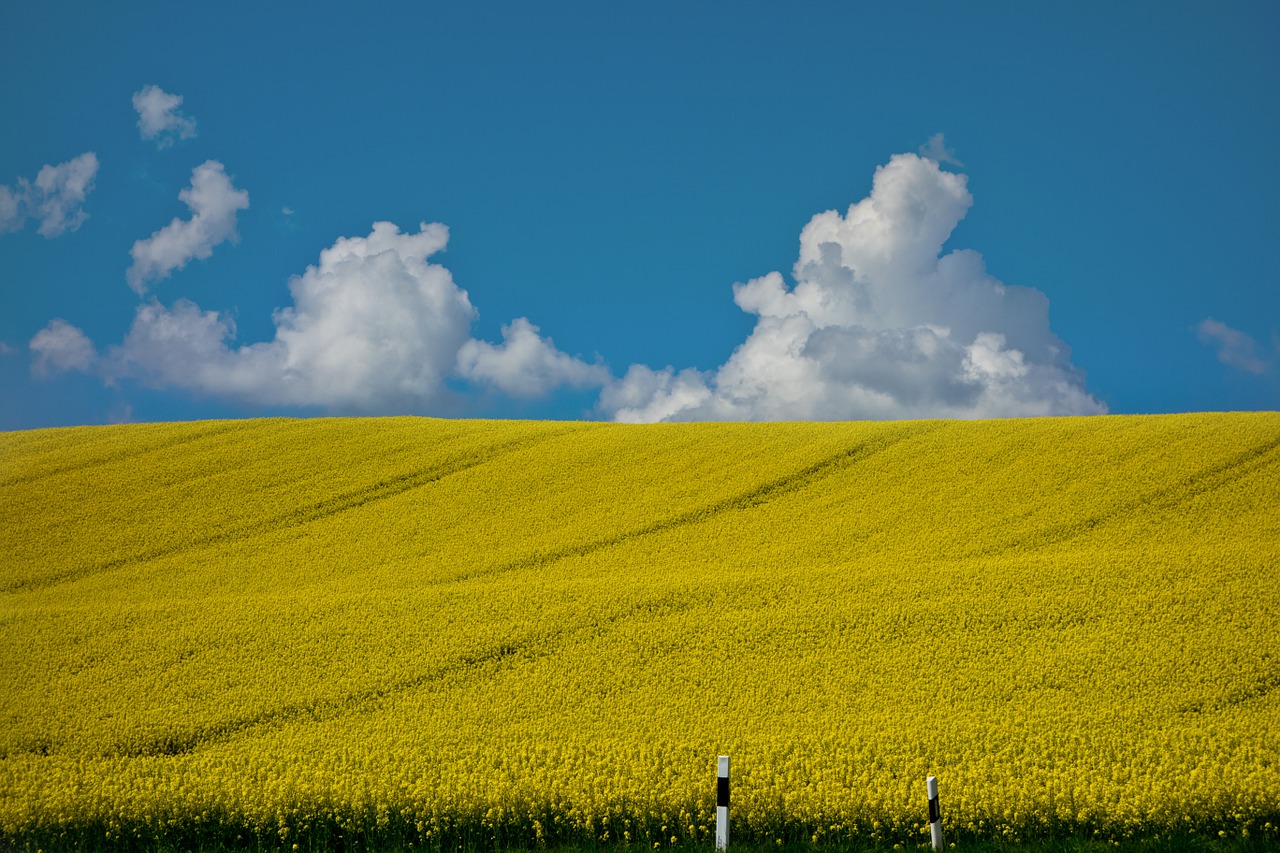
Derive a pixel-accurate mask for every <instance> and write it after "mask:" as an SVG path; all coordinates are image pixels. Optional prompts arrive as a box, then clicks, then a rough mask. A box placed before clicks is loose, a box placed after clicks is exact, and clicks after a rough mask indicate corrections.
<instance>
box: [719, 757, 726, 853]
mask: <svg viewBox="0 0 1280 853" xmlns="http://www.w3.org/2000/svg"><path fill="white" fill-rule="evenodd" d="M716 849H717V850H728V849H729V756H727V755H722V756H720V762H719V767H718V768H717V773H716Z"/></svg>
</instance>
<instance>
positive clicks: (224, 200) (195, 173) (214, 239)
mask: <svg viewBox="0 0 1280 853" xmlns="http://www.w3.org/2000/svg"><path fill="white" fill-rule="evenodd" d="M178 198H179V199H180V200H181V201H182V203H183V204H185V205H186V206H187V208H188V209H189V210H190V211H191V218H190V219H179V218H178V217H176V216H175V217H174V218H173V221H171V222H170V223H169V224H168V225H166V226H165V227H163V228H161V229H160V230H159V231H156V232H155V233H153V234H152V235H151V236H150V237H148V238H146V239H145V240H138V241H137V242H136V243H134V244H133V248H132V249H130V250H129V255H130V257H132V258H133V263H132V264H131V265H130V266H129V269H128V270H126V271H125V280H126V281H128V283H129V287H131V288H132V289H133V291H134V292H135V293H137V294H138V295H139V296H142V295H144V294H145V293H146V292H147V285H148V283H150V282H152V281H156V280H159V279H163V278H167V277H168V276H169V274H170V273H172V272H173V271H174V270H180V269H182V268H183V267H185V266H186V265H187V263H188V262H189V261H191V260H193V259H199V260H204V259H206V258H208V257H209V256H210V255H212V254H213V249H214V247H215V246H217V245H218V244H220V243H223V242H225V241H227V240H232V241H234V240H236V239H237V234H236V212H237V211H240V210H244V209H246V208H248V206H249V193H247V192H245V191H244V190H239V189H236V188H235V187H234V186H233V185H232V183H231V179H230V178H229V177H227V171H226V168H225V167H224V166H223V165H222V164H221V163H219V162H218V161H217V160H207V161H205V162H204V163H201V164H200V165H199V166H196V167H195V169H193V170H192V171H191V185H190V186H189V187H187V188H185V189H183V190H182V191H181V192H179V193H178Z"/></svg>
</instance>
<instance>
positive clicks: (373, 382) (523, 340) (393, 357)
mask: <svg viewBox="0 0 1280 853" xmlns="http://www.w3.org/2000/svg"><path fill="white" fill-rule="evenodd" d="M448 239H449V232H448V229H447V228H445V226H443V225H440V224H431V225H428V224H425V223H424V224H422V225H421V226H419V230H418V233H416V234H413V233H401V232H400V230H399V229H398V228H397V227H396V226H395V225H393V224H392V223H390V222H377V223H374V226H373V231H372V232H371V233H370V234H369V235H368V236H367V237H351V238H342V239H339V240H338V241H337V242H336V243H334V245H333V246H331V247H330V248H328V249H325V250H324V251H323V252H321V253H320V261H319V263H318V264H316V265H315V266H311V267H308V268H307V270H306V271H305V272H304V273H302V274H301V275H298V276H294V277H293V278H292V279H290V282H289V290H290V292H291V294H292V296H293V304H292V305H291V306H289V307H287V308H283V309H280V310H278V311H276V312H275V315H274V318H273V319H274V322H275V327H276V330H275V336H274V338H273V339H272V340H270V341H264V342H260V343H253V344H247V345H241V346H236V345H235V344H234V341H235V337H236V327H235V323H234V322H233V321H232V319H231V318H230V317H229V316H227V315H225V314H221V313H219V312H217V311H206V310H203V309H201V308H200V307H199V306H198V305H196V304H195V303H194V302H191V301H189V300H185V299H182V300H178V301H177V302H176V303H175V304H174V305H173V306H172V307H166V306H164V305H162V304H160V303H159V302H157V301H155V300H148V301H147V302H145V303H143V304H142V305H140V306H139V307H138V310H137V313H136V314H135V316H134V320H133V325H132V327H131V328H130V329H129V332H128V334H127V335H126V336H125V338H124V341H123V342H122V343H121V344H119V345H118V346H113V347H110V348H108V350H107V352H106V354H105V355H103V356H102V357H101V358H97V357H96V356H92V354H93V346H92V344H91V343H89V341H88V338H86V337H85V336H84V334H83V332H81V331H80V330H79V329H76V328H75V327H74V326H70V324H66V323H63V321H60V320H58V321H54V323H51V324H50V326H49V328H47V329H46V330H45V331H43V332H41V333H40V335H37V339H38V340H37V341H33V342H32V349H33V350H34V351H36V353H37V361H38V363H39V365H40V370H41V372H42V373H49V372H52V371H53V370H55V369H63V370H71V369H74V370H83V371H86V372H90V373H96V374H99V375H101V376H102V377H103V378H104V379H105V380H106V381H108V382H109V383H114V382H117V381H121V380H126V379H127V380H134V381H138V382H142V383H144V384H147V385H150V386H153V387H157V388H184V389H187V390H191V391H195V392H197V393H200V394H205V395H210V396H216V397H223V398H227V399H233V400H238V401H242V402H248V403H252V404H257V405H267V406H318V407H323V408H327V409H333V410H339V411H360V412H371V413H394V412H404V411H427V410H431V409H433V408H438V407H441V406H443V405H444V404H445V403H446V402H447V400H448V399H449V398H450V396H451V394H452V392H451V391H450V390H449V387H448V385H447V381H448V380H449V379H451V378H456V377H458V376H459V375H460V374H459V367H458V365H459V363H460V362H464V361H465V363H466V364H467V365H468V367H467V373H466V375H468V376H470V377H471V378H473V379H475V380H476V381H483V382H488V383H493V384H495V385H497V386H498V387H499V388H501V389H503V390H508V391H510V393H513V394H517V395H521V396H530V395H534V394H543V393H546V392H548V391H550V390H551V389H552V388H553V387H556V386H558V385H562V384H570V385H575V386H578V387H581V386H583V385H589V384H601V383H603V382H604V381H605V380H606V379H607V378H608V372H607V371H606V370H605V369H604V368H603V367H600V366H595V365H587V364H585V363H583V362H581V361H579V360H577V359H574V358H572V357H570V356H568V355H565V354H564V353H561V352H559V351H557V350H556V349H555V348H554V346H553V345H552V344H551V342H550V341H548V340H544V339H543V338H541V337H539V336H538V334H537V328H536V327H535V326H533V325H532V324H531V323H529V321H528V320H525V319H523V318H521V319H519V320H517V321H515V322H514V323H512V324H510V325H509V326H507V327H506V329H504V342H503V344H502V345H499V346H494V345H492V344H488V343H484V342H481V341H474V340H471V339H470V327H471V324H472V322H473V320H474V319H475V316H476V312H475V309H474V308H473V307H472V305H471V302H470V300H469V298H468V297H467V293H466V291H465V290H462V289H461V288H459V287H458V286H457V285H456V284H455V283H454V281H453V277H452V276H451V275H450V273H449V270H447V269H446V268H445V267H443V266H440V265H438V264H433V263H430V262H428V260H427V258H428V257H429V256H430V255H432V254H434V253H436V252H439V251H441V250H443V249H444V248H445V245H446V244H447V242H448ZM463 350H465V351H466V352H467V353H468V356H467V358H465V359H463V358H460V352H462V351H463ZM91 356H92V357H91Z"/></svg>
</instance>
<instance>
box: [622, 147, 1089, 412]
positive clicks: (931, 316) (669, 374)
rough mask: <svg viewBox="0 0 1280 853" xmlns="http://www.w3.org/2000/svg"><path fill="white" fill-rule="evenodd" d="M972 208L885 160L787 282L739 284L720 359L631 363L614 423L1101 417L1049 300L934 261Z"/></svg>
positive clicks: (808, 239)
mask: <svg viewBox="0 0 1280 853" xmlns="http://www.w3.org/2000/svg"><path fill="white" fill-rule="evenodd" d="M939 144H941V140H939ZM971 203H972V198H971V196H970V195H969V192H968V189H967V187H966V180H965V178H964V176H963V175H956V174H951V173H948V172H944V171H942V170H941V169H939V168H938V164H937V162H936V161H934V160H932V159H928V158H921V157H918V156H916V155H913V154H900V155H897V156H895V157H893V158H892V159H891V160H890V161H889V163H888V164H886V165H885V166H882V167H881V168H879V169H878V170H877V171H876V176H875V181H874V185H873V189H872V192H871V195H870V196H869V197H868V198H866V199H864V200H862V201H860V202H858V203H857V204H855V205H853V206H851V207H850V208H849V210H848V211H847V212H846V214H845V215H844V216H841V215H840V214H839V213H838V212H836V211H827V212H825V213H821V214H818V215H817V216H815V217H813V219H811V220H810V221H809V223H808V224H807V225H806V226H805V228H804V230H803V231H802V233H801V235H800V257H799V260H798V261H797V262H796V264H795V267H794V269H793V276H794V279H795V282H796V283H795V286H794V287H792V288H788V287H787V285H786V283H785V282H784V280H783V277H782V275H781V274H779V273H776V272H774V273H769V274H768V275H765V276H762V277H761V278H757V279H754V280H752V281H749V282H747V283H746V284H738V285H735V286H734V301H735V302H736V303H737V304H738V306H739V307H740V308H742V309H743V310H744V311H747V312H748V313H751V314H755V315H756V316H757V318H758V319H757V321H756V325H755V328H754V329H753V330H752V332H751V334H750V335H749V336H748V337H747V339H746V340H745V341H744V342H743V343H742V344H740V345H739V346H738V347H737V349H735V350H734V352H733V354H732V355H731V356H730V357H729V359H728V361H726V362H725V363H724V364H723V365H721V366H720V367H719V368H718V369H716V370H714V371H710V372H706V373H703V372H698V371H691V370H686V371H681V372H676V371H675V370H673V369H672V368H667V369H666V370H663V371H654V370H651V369H649V368H647V367H644V366H632V367H631V368H630V369H629V370H628V371H627V373H626V375H625V376H624V377H623V378H622V379H621V380H617V381H616V382H614V383H612V384H611V385H610V386H609V387H607V388H606V389H605V390H604V392H603V393H602V394H601V398H600V409H601V411H603V412H604V413H606V414H608V415H611V416H613V417H614V418H616V419H617V420H623V421H653V420H841V419H864V418H872V419H892V418H917V417H961V418H977V417H997V416H1020V415H1051V414H1092V413H1099V412H1103V411H1105V406H1104V405H1103V404H1102V403H1101V402H1099V401H1098V400H1096V399H1095V398H1094V397H1092V396H1091V395H1090V394H1089V393H1088V392H1087V391H1086V390H1085V387H1084V383H1083V380H1082V378H1081V376H1080V374H1079V373H1078V371H1076V370H1075V369H1074V368H1073V367H1072V365H1071V363H1070V358H1069V350H1068V347H1067V346H1066V344H1065V343H1063V341H1062V340H1061V339H1059V338H1058V337H1057V336H1056V335H1054V334H1053V332H1052V331H1050V328H1049V313H1048V309H1049V305H1048V300H1047V299H1046V298H1045V296H1044V294H1043V293H1040V292H1039V291H1037V290H1033V289H1030V288H1023V287H1014V286H1009V285H1005V284H1003V283H1002V282H1000V281H998V280H997V279H995V278H993V277H992V276H990V275H989V274H988V273H987V271H986V269H985V265H984V264H983V261H982V257H981V256H980V255H978V254H977V253H976V252H972V251H967V250H962V251H955V252H950V253H948V254H946V255H942V254H941V252H942V246H943V244H944V243H945V242H946V240H947V239H948V237H949V236H950V235H951V231H952V229H954V228H955V226H956V224H957V223H959V221H960V220H961V219H962V218H963V217H964V216H965V214H966V213H967V211H968V209H969V206H970V205H971Z"/></svg>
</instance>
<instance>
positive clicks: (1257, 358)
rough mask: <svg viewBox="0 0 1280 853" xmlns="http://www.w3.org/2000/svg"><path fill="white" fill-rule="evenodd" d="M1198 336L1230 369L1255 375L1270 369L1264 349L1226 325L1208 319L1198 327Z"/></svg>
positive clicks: (1243, 333) (1248, 337) (1245, 335)
mask: <svg viewBox="0 0 1280 853" xmlns="http://www.w3.org/2000/svg"><path fill="white" fill-rule="evenodd" d="M1196 335H1197V336H1198V337H1199V338H1200V343H1202V344H1204V345H1206V346H1210V347H1213V348H1214V349H1215V350H1217V353H1218V361H1220V362H1222V363H1223V364H1225V365H1227V366H1228V367H1234V368H1235V369H1237V370H1243V371H1244V372H1245V373H1253V374H1255V375H1260V374H1263V373H1266V372H1267V371H1268V370H1269V369H1270V366H1271V362H1270V361H1269V360H1268V358H1266V357H1264V356H1263V348H1262V347H1261V346H1260V345H1259V344H1258V342H1257V341H1255V340H1254V339H1253V338H1252V337H1250V336H1249V335H1248V334H1247V333H1245V332H1242V331H1240V330H1239V329H1233V328H1231V327H1230V326H1228V325H1227V324H1226V323H1222V322H1219V321H1218V320H1215V319H1213V318H1212V317H1206V318H1205V319H1203V320H1201V321H1200V323H1199V324H1198V325H1197V326H1196Z"/></svg>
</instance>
